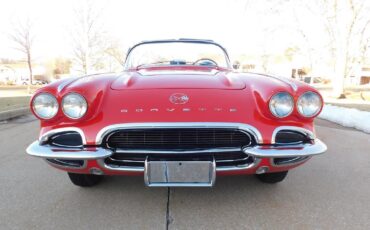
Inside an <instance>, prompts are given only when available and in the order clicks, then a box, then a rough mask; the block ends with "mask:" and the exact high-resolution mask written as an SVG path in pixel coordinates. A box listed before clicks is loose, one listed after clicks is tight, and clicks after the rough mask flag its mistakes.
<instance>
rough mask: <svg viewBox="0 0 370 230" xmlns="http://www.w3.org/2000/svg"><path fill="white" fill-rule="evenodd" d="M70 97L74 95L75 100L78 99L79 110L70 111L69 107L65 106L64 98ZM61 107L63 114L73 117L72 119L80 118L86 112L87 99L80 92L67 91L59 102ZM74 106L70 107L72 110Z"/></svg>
mask: <svg viewBox="0 0 370 230" xmlns="http://www.w3.org/2000/svg"><path fill="white" fill-rule="evenodd" d="M70 97H74V98H75V100H76V99H77V100H80V101H79V103H80V107H81V108H80V109H81V110H80V111H77V112H76V111H70V110H71V108H68V107H67V108H66V103H68V102H67V101H66V100H68V99H70ZM61 107H62V111H63V113H64V115H65V116H66V117H68V118H70V119H73V120H78V119H80V118H82V117H83V116H85V114H86V112H87V109H88V104H87V101H86V99H85V97H83V96H82V95H81V94H79V93H68V94H66V95H65V96H64V97H63V99H62V103H61ZM73 109H74V108H72V110H73Z"/></svg>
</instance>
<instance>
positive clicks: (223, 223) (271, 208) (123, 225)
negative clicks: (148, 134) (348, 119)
mask: <svg viewBox="0 0 370 230" xmlns="http://www.w3.org/2000/svg"><path fill="white" fill-rule="evenodd" d="M316 130H317V134H318V136H319V137H320V138H321V139H322V140H323V141H324V142H325V143H326V144H327V145H328V148H329V150H328V152H327V153H326V154H324V155H320V156H317V157H314V158H313V159H311V160H310V161H309V162H307V163H306V164H305V165H303V166H301V167H299V168H297V169H294V170H292V171H291V172H289V174H288V177H287V178H286V179H285V181H283V182H282V183H280V184H275V185H270V184H263V183H260V182H259V181H258V180H257V179H255V178H254V177H253V176H232V177H218V178H217V182H216V186H215V187H213V188H171V189H167V188H147V187H145V186H144V182H143V178H142V177H108V178H106V179H105V180H104V181H103V183H101V184H99V185H98V186H96V187H93V188H87V189H86V188H85V189H84V188H79V187H76V186H74V185H72V184H71V183H70V181H69V179H68V177H67V175H66V173H64V172H61V171H58V170H55V169H53V168H51V167H50V166H48V165H47V164H46V163H45V162H44V161H43V160H41V159H37V158H32V157H30V156H27V155H26V154H25V149H26V147H27V146H28V144H29V143H31V142H32V141H33V140H35V139H36V138H37V135H38V122H37V121H36V120H35V119H34V118H33V117H32V116H26V117H22V118H18V119H16V120H12V121H8V122H1V123H0V147H1V148H0V149H1V150H0V155H1V161H0V229H55V230H57V229H89V230H90V229H370V135H368V134H365V133H362V132H359V131H355V130H353V129H344V128H342V127H340V126H338V125H335V124H332V123H329V122H325V121H321V120H318V122H317V125H316Z"/></svg>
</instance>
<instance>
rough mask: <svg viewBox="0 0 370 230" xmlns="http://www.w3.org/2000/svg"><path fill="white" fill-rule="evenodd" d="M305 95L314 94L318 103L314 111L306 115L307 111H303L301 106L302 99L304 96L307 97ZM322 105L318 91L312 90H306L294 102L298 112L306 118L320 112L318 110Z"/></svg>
mask: <svg viewBox="0 0 370 230" xmlns="http://www.w3.org/2000/svg"><path fill="white" fill-rule="evenodd" d="M307 95H314V96H315V97H316V99H317V101H316V102H318V105H317V108H316V110H315V112H314V113H311V114H309V115H307V113H306V114H305V113H304V108H303V106H302V100H303V99H305V97H307ZM322 106H323V102H322V99H321V97H320V95H319V94H318V93H315V92H313V91H307V92H305V93H303V94H302V95H301V96H299V98H298V100H297V103H296V107H297V111H298V113H299V114H300V115H301V116H303V117H306V118H311V117H315V116H317V115H318V114H319V113H320V111H321V109H322Z"/></svg>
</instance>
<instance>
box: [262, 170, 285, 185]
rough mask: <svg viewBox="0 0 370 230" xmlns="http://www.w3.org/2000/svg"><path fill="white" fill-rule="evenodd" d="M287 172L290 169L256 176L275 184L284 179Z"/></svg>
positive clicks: (265, 181)
mask: <svg viewBox="0 0 370 230" xmlns="http://www.w3.org/2000/svg"><path fill="white" fill-rule="evenodd" d="M287 174H288V171H284V172H274V173H263V174H256V176H257V178H258V179H259V180H260V181H262V182H264V183H269V184H275V183H278V182H281V181H283V180H284V179H285V177H286V175H287Z"/></svg>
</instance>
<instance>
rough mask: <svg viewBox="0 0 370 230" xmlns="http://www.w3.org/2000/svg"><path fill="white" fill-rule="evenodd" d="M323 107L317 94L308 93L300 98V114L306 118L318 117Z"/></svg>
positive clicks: (298, 106)
mask: <svg viewBox="0 0 370 230" xmlns="http://www.w3.org/2000/svg"><path fill="white" fill-rule="evenodd" d="M321 107H322V102H321V98H320V96H319V95H318V94H317V93H314V92H307V93H304V94H302V95H301V96H300V97H299V98H298V102H297V108H298V112H299V113H300V114H301V115H302V116H304V117H313V116H315V115H317V114H318V113H319V111H320V109H321Z"/></svg>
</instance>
